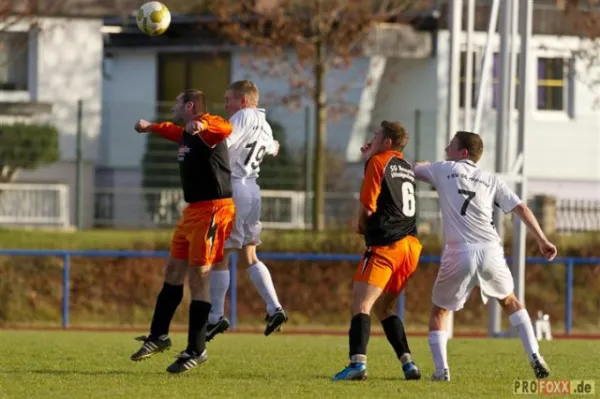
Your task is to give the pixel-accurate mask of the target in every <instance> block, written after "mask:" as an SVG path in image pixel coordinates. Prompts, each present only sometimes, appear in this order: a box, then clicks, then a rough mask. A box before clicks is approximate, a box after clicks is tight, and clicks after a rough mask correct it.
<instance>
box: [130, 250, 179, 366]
mask: <svg viewBox="0 0 600 399" xmlns="http://www.w3.org/2000/svg"><path fill="white" fill-rule="evenodd" d="M187 269H188V262H187V260H186V259H169V260H168V262H167V264H166V266H165V281H164V284H163V287H162V290H161V291H160V293H159V294H158V297H157V299H156V306H155V307H154V315H153V317H152V324H151V325H150V334H149V335H148V336H141V337H137V338H136V340H138V341H142V342H143V344H142V347H141V348H140V349H139V350H138V351H137V352H136V353H134V354H133V355H131V360H134V361H138V360H144V359H147V358H149V357H150V356H152V355H154V354H156V353H159V352H162V351H164V350H166V349H168V348H170V347H171V339H170V338H169V327H170V325H171V320H172V319H173V315H174V314H175V311H176V310H177V307H178V306H179V304H180V303H181V299H182V298H183V283H184V281H185V276H186V274H187Z"/></svg>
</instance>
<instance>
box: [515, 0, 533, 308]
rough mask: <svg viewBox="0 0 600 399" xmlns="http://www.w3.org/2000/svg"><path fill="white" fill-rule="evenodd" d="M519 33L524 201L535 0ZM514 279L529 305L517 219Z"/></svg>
mask: <svg viewBox="0 0 600 399" xmlns="http://www.w3.org/2000/svg"><path fill="white" fill-rule="evenodd" d="M520 3H521V9H520V14H521V15H520V21H519V31H520V35H521V56H520V60H519V61H520V63H519V64H520V65H519V67H520V71H519V93H518V95H519V100H520V101H519V130H518V132H519V138H518V142H517V152H518V153H519V154H520V155H522V158H523V161H524V162H523V163H522V165H521V173H520V175H521V177H522V178H521V182H520V183H518V184H517V187H516V194H517V195H518V196H519V197H521V198H522V199H523V200H526V198H527V156H526V154H527V145H526V144H527V141H526V139H525V132H526V131H527V122H528V117H529V113H530V112H531V109H532V97H531V91H530V90H527V89H528V88H529V86H530V82H531V79H529V78H530V77H532V76H531V70H532V68H531V62H532V60H533V58H532V56H531V53H530V51H531V35H532V26H533V0H521V2H520ZM513 278H514V280H515V294H516V296H517V299H518V300H519V301H520V302H521V303H522V304H525V226H524V225H523V223H522V222H521V221H520V220H519V219H518V218H515V219H514V236H513Z"/></svg>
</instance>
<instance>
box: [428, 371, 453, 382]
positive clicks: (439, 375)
mask: <svg viewBox="0 0 600 399" xmlns="http://www.w3.org/2000/svg"><path fill="white" fill-rule="evenodd" d="M431 381H450V370H448V369H443V370H435V373H433V375H432V376H431Z"/></svg>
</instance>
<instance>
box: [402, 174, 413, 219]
mask: <svg viewBox="0 0 600 399" xmlns="http://www.w3.org/2000/svg"><path fill="white" fill-rule="evenodd" d="M416 212H417V207H416V200H415V185H414V183H412V182H410V181H405V182H404V183H402V213H403V214H404V216H406V217H413V216H415V213H416Z"/></svg>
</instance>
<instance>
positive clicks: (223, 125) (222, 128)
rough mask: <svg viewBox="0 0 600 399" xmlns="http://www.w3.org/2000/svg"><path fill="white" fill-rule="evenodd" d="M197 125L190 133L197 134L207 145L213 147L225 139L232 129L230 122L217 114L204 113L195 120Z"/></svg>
mask: <svg viewBox="0 0 600 399" xmlns="http://www.w3.org/2000/svg"><path fill="white" fill-rule="evenodd" d="M196 122H198V123H199V124H200V125H198V126H197V128H196V129H194V130H195V131H194V132H192V134H197V135H198V136H200V137H201V138H202V140H204V142H205V143H206V144H207V145H208V146H209V147H214V146H216V145H217V144H219V143H220V142H222V141H224V140H226V139H227V138H228V137H229V136H230V135H231V132H232V131H233V126H232V124H231V123H230V122H229V121H228V120H227V119H225V118H222V117H220V116H218V115H210V114H204V115H202V116H200V117H199V118H198V120H197V121H196Z"/></svg>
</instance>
